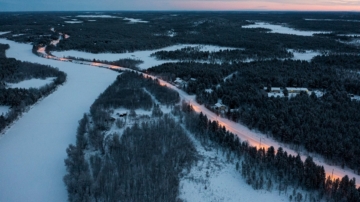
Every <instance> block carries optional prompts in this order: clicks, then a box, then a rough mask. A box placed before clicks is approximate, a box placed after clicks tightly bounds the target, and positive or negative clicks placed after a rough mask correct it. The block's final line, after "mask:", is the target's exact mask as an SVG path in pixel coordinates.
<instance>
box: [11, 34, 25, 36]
mask: <svg viewBox="0 0 360 202" xmlns="http://www.w3.org/2000/svg"><path fill="white" fill-rule="evenodd" d="M22 35H25V34H13V35H12V36H13V37H18V36H22Z"/></svg>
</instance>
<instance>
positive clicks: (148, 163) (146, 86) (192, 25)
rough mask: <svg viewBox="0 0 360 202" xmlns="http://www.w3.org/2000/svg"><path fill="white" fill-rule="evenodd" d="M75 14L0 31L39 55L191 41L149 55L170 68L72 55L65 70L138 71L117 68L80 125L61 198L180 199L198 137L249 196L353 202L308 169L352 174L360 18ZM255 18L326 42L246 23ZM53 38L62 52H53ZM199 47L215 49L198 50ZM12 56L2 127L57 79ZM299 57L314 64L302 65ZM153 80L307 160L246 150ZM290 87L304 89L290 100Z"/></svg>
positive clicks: (61, 78) (29, 16) (356, 193)
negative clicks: (25, 85) (28, 84)
mask: <svg viewBox="0 0 360 202" xmlns="http://www.w3.org/2000/svg"><path fill="white" fill-rule="evenodd" d="M83 14H84V13H81V12H80V13H79V12H55V13H54V12H42V13H27V12H24V13H0V25H1V27H0V31H1V32H6V31H9V30H11V32H9V33H5V34H3V35H1V37H5V38H7V39H9V40H13V41H16V42H21V43H32V45H33V52H34V53H35V54H38V55H39V56H43V57H44V55H41V54H39V53H37V48H39V47H42V48H44V49H45V51H46V52H47V53H48V54H51V52H53V51H68V50H76V51H82V52H90V53H96V54H97V53H105V54H106V53H109V54H110V53H130V52H133V51H149V50H155V49H160V48H165V47H169V46H176V45H186V44H188V45H189V46H183V48H179V49H174V50H167V51H165V50H160V51H153V52H152V54H151V55H150V54H149V55H150V57H152V58H151V59H156V60H158V61H161V60H166V61H167V62H166V63H165V62H164V63H162V64H160V65H157V66H152V67H151V68H149V69H140V67H139V64H141V63H142V62H147V61H146V57H145V60H141V59H139V58H140V57H139V58H138V57H137V56H138V55H136V54H135V53H134V55H131V54H132V53H131V54H130V55H131V57H128V58H118V59H115V60H113V61H106V60H101V59H97V58H81V57H77V56H75V55H74V56H67V57H68V59H69V60H68V62H73V61H76V60H78V61H90V62H98V63H106V64H110V65H117V66H123V67H127V68H130V69H133V70H136V71H134V72H137V73H134V72H121V71H118V72H119V73H120V74H119V76H118V77H117V79H116V80H115V81H114V83H113V84H112V85H110V86H109V87H108V88H107V89H106V90H105V91H104V92H103V93H102V94H101V95H100V96H99V97H98V98H97V99H96V100H95V101H94V103H93V104H92V105H91V107H90V110H89V112H88V113H85V114H84V115H83V118H82V119H81V120H80V121H79V126H78V129H77V131H76V134H74V135H76V143H75V144H71V145H69V147H68V148H67V149H66V153H67V158H66V159H65V166H66V169H67V174H66V176H64V178H63V181H64V183H65V184H66V188H67V191H68V200H69V201H182V199H181V198H180V193H179V192H180V191H179V190H181V186H180V184H181V180H183V179H184V176H186V175H187V174H189V173H190V172H191V169H192V168H195V167H196V166H197V163H198V162H199V161H201V160H202V159H201V157H202V155H201V154H200V152H199V151H198V147H197V146H199V145H197V143H198V142H200V145H201V146H203V147H204V148H206V149H210V148H211V149H214V150H216V151H217V153H216V154H218V152H219V153H220V154H219V156H220V155H224V156H226V158H227V159H231V160H230V161H229V162H231V163H233V164H234V165H233V168H234V169H236V171H237V173H238V174H239V175H240V176H241V177H242V180H243V181H245V182H246V184H247V185H249V186H251V187H252V188H253V189H255V190H266V191H269V192H278V193H279V195H280V194H284V195H286V196H288V198H289V201H331V202H337V201H360V188H359V187H357V186H356V184H357V182H356V181H355V178H354V179H350V178H349V177H348V176H343V177H342V178H340V179H332V178H331V177H329V173H326V174H325V170H324V167H322V166H321V165H317V164H316V163H314V159H315V158H316V157H319V158H320V159H322V158H324V164H329V165H336V166H339V167H341V168H343V169H345V170H346V171H351V172H354V173H355V174H357V175H360V158H359V156H360V155H359V154H360V148H359V145H360V124H359V123H360V113H358V112H359V111H360V74H359V73H360V66H359V62H360V55H359V53H360V50H359V48H360V45H359V44H360V40H359V39H360V15H359V13H356V12H321V13H319V12H177V13H172V12H165V11H164V12H162V11H161V12H160V11H159V12H126V11H116V12H115V11H114V12H109V13H106V12H104V13H103V14H106V15H107V14H109V15H111V17H110V18H106V17H104V18H103V17H101V18H96V19H95V18H92V17H81V16H82V15H83ZM84 15H89V14H88V13H85V14H84ZM127 18H135V19H141V20H143V21H146V23H131V22H130V21H129V20H127ZM69 20H72V21H79V22H81V23H74V24H73V23H66V21H69ZM259 22H265V23H269V24H271V25H280V26H283V27H286V28H293V29H296V30H298V31H299V30H301V31H316V32H322V33H316V34H313V35H311V36H304V35H296V34H284V33H276V32H271V30H270V29H267V28H251V29H249V28H244V27H243V26H247V25H254V24H257V23H259ZM65 35H67V38H66V40H65V39H64V38H65ZM53 40H59V42H58V44H57V45H51V44H50V43H51V41H53ZM206 45H211V46H214V47H216V48H222V49H221V50H220V49H219V50H216V48H215V51H214V50H203V49H202V47H205V46H206ZM8 48H9V46H8V45H6V44H0V105H1V106H9V107H10V108H11V110H10V112H9V113H8V114H6V115H1V116H0V130H2V129H4V128H5V127H6V126H8V125H9V124H10V123H11V122H12V121H13V120H15V119H16V118H17V117H18V116H19V115H20V114H21V113H22V112H24V111H26V110H27V109H28V108H29V106H30V105H32V104H34V103H36V102H37V101H38V100H39V99H40V98H42V97H44V96H46V95H48V94H49V93H51V92H53V91H54V90H55V89H56V87H57V86H58V85H60V84H63V83H64V82H65V80H66V75H65V74H64V73H63V72H60V71H58V70H57V69H54V68H51V67H49V66H43V65H39V64H32V63H28V62H21V61H17V60H15V59H13V58H6V54H5V51H6V50H7V49H8ZM227 48H228V49H227ZM170 49H171V48H170ZM205 49H206V48H205ZM149 52H150V51H149ZM144 54H145V53H144ZM307 54H308V55H314V57H310V58H309V59H304V58H303V59H301V56H302V57H305V56H306V58H307V57H309V56H308V55H307ZM54 55H55V54H54ZM79 55H80V56H82V54H79ZM84 55H86V54H84ZM135 55H136V57H135ZM299 55H300V57H299ZM96 56H97V55H96ZM96 56H94V57H96ZM99 57H100V56H99ZM119 57H120V56H119ZM296 58H300V59H301V60H300V59H299V60H297V59H296ZM83 65H84V64H83ZM116 71H117V70H116ZM148 74H149V75H151V76H155V77H157V78H158V79H162V80H165V81H167V82H169V83H171V84H173V85H174V86H176V87H177V88H179V89H181V90H183V91H185V92H186V93H187V94H189V95H194V96H195V99H196V102H198V103H199V104H203V105H204V106H205V107H206V108H208V109H210V110H211V111H213V112H214V113H216V114H217V115H219V116H221V117H224V118H227V119H229V120H232V121H234V122H236V123H238V124H242V125H244V126H246V127H248V128H249V129H250V130H253V131H255V132H258V133H261V134H260V135H264V136H267V137H270V138H272V139H274V140H276V141H277V142H280V144H284V145H286V147H288V149H289V148H290V149H291V150H294V151H295V152H298V153H301V154H302V155H304V154H309V155H310V156H308V157H307V158H306V159H304V158H303V159H301V157H300V155H299V154H298V155H295V156H294V155H290V154H288V153H287V152H286V151H284V150H285V149H282V148H281V147H280V148H277V149H275V148H274V147H269V148H268V149H264V148H260V149H259V148H257V147H253V146H251V145H249V144H248V142H247V141H245V140H240V139H239V138H238V137H237V136H236V134H232V133H230V132H229V131H227V129H226V128H225V127H222V126H221V124H219V123H218V122H216V121H211V120H210V119H208V118H207V117H206V116H205V115H204V114H203V113H200V114H198V113H195V112H194V110H193V109H192V106H191V105H189V104H186V103H185V102H182V100H181V97H180V95H179V93H178V92H180V91H178V92H176V91H174V90H172V89H170V88H167V87H166V86H161V85H160V82H159V80H157V79H152V78H150V77H149V76H146V75H148ZM47 77H56V78H55V80H54V82H53V83H52V84H51V85H47V86H45V87H43V88H40V89H18V88H7V87H6V84H7V83H16V82H20V81H23V80H27V79H32V78H47ZM289 88H302V89H305V88H306V90H302V91H301V92H298V93H293V92H289V90H288V89H289ZM275 91H279V92H280V93H274V92H275ZM181 95H182V94H181ZM217 104H220V105H221V106H222V107H223V108H218V107H217V106H218V105H217ZM260 139H261V138H260ZM260 141H261V140H260ZM312 155H313V157H314V156H315V157H314V159H313V157H311V156H312ZM317 160H318V159H317ZM315 162H316V161H315ZM204 189H206V186H205V188H204ZM304 193H305V194H304Z"/></svg>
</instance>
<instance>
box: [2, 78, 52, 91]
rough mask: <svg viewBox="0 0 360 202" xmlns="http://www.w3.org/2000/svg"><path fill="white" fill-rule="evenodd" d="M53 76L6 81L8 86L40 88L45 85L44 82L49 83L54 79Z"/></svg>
mask: <svg viewBox="0 0 360 202" xmlns="http://www.w3.org/2000/svg"><path fill="white" fill-rule="evenodd" d="M54 79H55V77H49V78H46V79H29V80H24V81H21V82H19V83H6V85H7V87H8V88H25V89H29V88H41V87H42V86H45V85H46V84H50V83H52V82H53V81H54Z"/></svg>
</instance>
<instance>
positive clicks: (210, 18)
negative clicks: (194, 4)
mask: <svg viewBox="0 0 360 202" xmlns="http://www.w3.org/2000/svg"><path fill="white" fill-rule="evenodd" d="M171 14H172V13H169V12H140V13H137V12H118V13H116V14H114V13H109V15H113V16H115V17H133V18H138V19H142V20H146V21H149V23H132V24H131V23H129V22H128V21H126V20H123V19H121V18H98V19H96V21H88V20H89V19H90V18H77V17H76V16H77V15H79V13H74V12H64V13H31V14H30V13H20V14H19V15H17V16H13V15H12V14H6V13H2V14H1V17H0V25H1V27H2V29H4V31H6V30H12V33H11V34H7V35H5V36H6V37H7V38H9V39H12V40H16V41H19V42H32V43H35V44H43V45H49V43H50V41H51V40H54V39H56V38H57V37H59V35H58V34H57V35H55V36H54V32H52V31H51V30H50V29H51V28H54V29H55V31H56V32H61V33H65V34H68V35H70V38H68V39H66V40H61V41H60V43H59V44H58V45H57V46H56V47H55V46H48V47H47V48H48V50H72V49H76V50H80V51H87V52H92V53H100V52H118V53H119V52H129V51H130V52H131V51H135V50H150V49H157V48H163V47H166V46H170V45H175V44H179V43H181V44H209V45H219V46H227V47H236V48H245V49H246V55H247V56H254V57H255V58H258V57H261V58H274V57H278V56H280V57H286V55H287V54H286V52H284V50H285V49H286V48H292V49H299V50H309V49H310V50H322V51H330V52H353V53H354V52H358V50H357V49H356V48H355V47H352V46H349V45H347V44H343V43H341V42H339V41H337V40H336V38H334V37H333V36H327V35H317V36H296V35H287V34H277V33H265V31H267V30H266V29H244V28H242V26H243V25H247V24H251V23H252V22H251V21H265V22H271V23H275V24H280V23H286V24H287V26H291V27H294V28H298V29H302V30H304V29H305V30H307V29H311V30H320V31H321V30H322V31H330V30H329V29H331V31H337V32H339V33H340V32H341V33H360V30H359V29H358V27H359V26H358V25H359V24H360V23H359V22H355V21H354V22H347V21H332V22H331V23H323V22H322V21H308V20H305V19H307V18H319V17H321V16H318V14H316V13H308V12H306V13H301V12H299V13H286V14H283V13H281V14H279V13H266V14H264V13H261V14H259V13H257V12H253V13H244V12H228V13H224V12H211V13H208V12H204V13H199V12H196V13H194V12H184V13H182V14H181V15H177V16H172V15H171ZM316 15H317V16H316ZM64 16H72V17H71V18H67V17H64ZM344 16H346V17H344ZM322 17H328V18H330V19H331V18H336V19H339V18H342V19H344V20H346V19H353V20H356V19H359V16H356V15H352V14H351V13H350V14H347V15H344V14H343V13H326V14H324V15H323V16H322ZM73 18H77V19H78V20H81V21H83V23H80V24H68V23H65V22H64V21H66V20H70V19H73ZM219 30H221V31H219ZM169 31H171V32H173V33H175V34H174V35H169ZM16 34H24V35H21V36H19V35H16ZM14 35H15V36H14ZM204 36H206V37H204ZM231 54H233V55H235V54H236V55H237V57H239V58H242V57H244V53H243V52H241V51H240V52H239V51H235V52H234V51H233V52H231ZM198 55H200V54H198ZM214 57H221V58H227V56H225V55H224V54H222V55H221V56H219V55H218V56H214Z"/></svg>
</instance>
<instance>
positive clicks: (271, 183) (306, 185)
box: [177, 103, 360, 201]
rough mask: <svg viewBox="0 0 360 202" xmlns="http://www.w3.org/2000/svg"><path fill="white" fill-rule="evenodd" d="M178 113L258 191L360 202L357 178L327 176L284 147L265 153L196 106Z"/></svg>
mask: <svg viewBox="0 0 360 202" xmlns="http://www.w3.org/2000/svg"><path fill="white" fill-rule="evenodd" d="M177 110H178V112H177V114H179V115H180V117H183V118H182V119H183V121H184V124H185V126H186V128H187V129H188V130H189V131H191V132H192V133H193V134H194V135H195V137H196V138H197V139H198V140H199V141H200V142H201V143H202V144H204V145H211V146H212V147H220V148H221V149H222V150H223V151H224V152H225V153H226V154H227V155H229V154H234V155H235V156H236V158H235V159H236V160H235V162H236V165H235V167H236V169H237V170H238V171H239V172H240V173H241V175H242V177H243V178H244V180H245V181H246V182H247V184H249V185H251V186H252V187H253V188H254V189H255V190H258V189H266V190H269V191H271V190H278V191H279V193H280V192H281V193H287V192H289V193H290V194H289V195H290V196H289V200H290V201H292V200H294V201H302V200H303V199H304V197H303V196H302V194H301V193H299V192H298V191H297V190H298V189H299V188H301V189H304V190H307V191H308V192H309V193H311V194H310V195H309V197H308V200H309V201H319V200H326V201H360V188H356V181H355V178H353V179H349V177H348V176H344V177H342V178H341V179H339V178H337V179H331V177H330V176H328V177H326V175H325V171H324V168H323V167H322V166H319V165H316V164H315V163H314V162H313V159H312V157H310V156H309V157H307V158H306V160H305V161H302V160H301V158H300V156H299V155H296V156H293V155H291V154H287V152H286V151H283V149H282V148H281V147H279V148H278V149H277V151H275V149H274V148H273V147H269V148H268V149H267V150H265V149H264V148H260V149H258V148H257V147H253V146H250V145H249V144H248V143H247V142H246V141H241V140H240V139H239V138H238V137H237V136H236V135H234V134H232V133H230V132H229V131H227V130H226V128H225V127H224V126H220V125H219V124H218V122H216V121H211V120H208V118H207V117H206V115H203V114H202V113H200V114H197V113H195V112H194V111H193V109H192V106H191V105H188V104H186V103H183V105H182V107H181V109H180V108H178V109H177ZM291 189H293V191H292V192H293V193H292V194H291Z"/></svg>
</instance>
